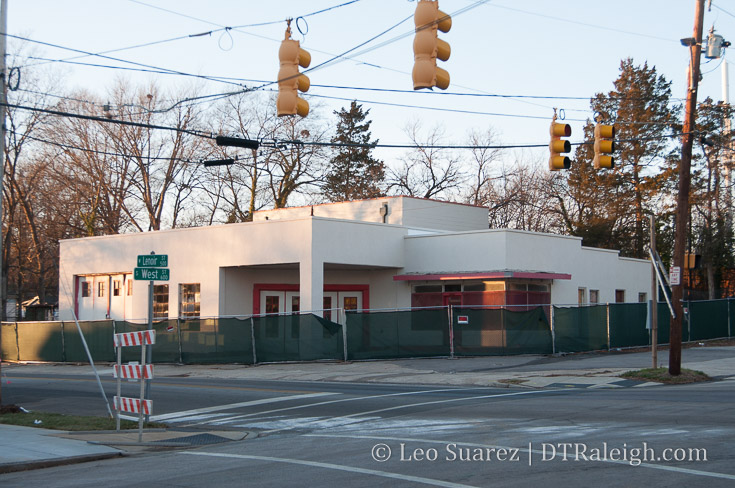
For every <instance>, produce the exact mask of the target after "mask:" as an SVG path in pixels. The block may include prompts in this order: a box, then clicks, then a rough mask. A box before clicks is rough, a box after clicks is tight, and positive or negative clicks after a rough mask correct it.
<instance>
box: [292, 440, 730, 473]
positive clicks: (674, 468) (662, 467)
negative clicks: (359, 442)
mask: <svg viewBox="0 0 735 488" xmlns="http://www.w3.org/2000/svg"><path fill="white" fill-rule="evenodd" d="M304 437H331V438H344V439H370V440H376V441H396V442H424V443H426V444H442V445H446V444H456V445H458V446H468V447H481V448H491V449H492V448H494V449H518V451H519V452H525V453H533V454H541V455H544V454H548V453H544V452H543V451H542V450H540V449H530V450H529V449H528V448H522V447H521V448H516V447H513V448H510V447H507V446H495V445H491V444H476V443H472V442H460V441H451V440H434V439H417V438H405V437H383V436H371V435H353V434H350V435H340V434H304ZM554 457H557V455H556V453H554ZM558 457H561V454H559V456H558ZM590 462H601V463H611V464H623V465H625V466H631V467H633V468H635V467H640V468H650V469H660V470H663V471H673V472H675V473H685V474H691V475H695V476H707V477H710V478H721V479H726V480H735V475H733V474H727V473H715V472H712V471H702V470H699V469H690V468H680V467H678V466H667V465H665V464H651V463H641V464H639V465H638V466H633V465H632V464H630V462H628V461H616V460H613V459H600V460H599V461H597V460H595V461H590Z"/></svg>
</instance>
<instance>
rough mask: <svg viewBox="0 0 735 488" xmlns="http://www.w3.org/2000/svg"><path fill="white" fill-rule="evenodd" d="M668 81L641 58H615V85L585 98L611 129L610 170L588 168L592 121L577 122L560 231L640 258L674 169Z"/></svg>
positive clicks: (591, 154) (672, 114)
mask: <svg viewBox="0 0 735 488" xmlns="http://www.w3.org/2000/svg"><path fill="white" fill-rule="evenodd" d="M670 102H671V82H669V81H666V79H665V78H664V77H663V75H658V74H657V72H656V68H655V67H649V66H648V63H644V64H643V65H641V66H635V65H634V64H633V60H632V59H630V58H628V59H625V60H623V61H622V62H621V63H620V76H619V77H618V79H617V80H615V82H614V89H613V90H612V91H610V92H608V93H607V94H602V93H598V94H597V95H596V96H595V98H593V99H592V100H591V102H590V106H591V109H592V111H594V112H595V113H596V114H597V118H598V121H599V122H600V123H604V124H614V125H615V128H616V131H617V133H616V136H615V140H616V145H617V147H616V151H615V168H614V169H612V170H595V169H594V168H593V163H592V162H593V159H594V149H593V146H592V142H593V141H594V124H595V123H594V121H588V122H587V125H586V126H585V128H584V135H585V141H586V142H587V143H588V144H583V145H580V146H578V147H577V150H576V153H575V158H574V162H573V163H572V168H571V169H570V171H569V174H568V178H567V185H568V191H569V197H570V200H571V205H570V207H571V208H569V209H568V212H567V214H566V215H565V220H566V226H567V229H568V230H569V231H570V232H571V233H572V234H573V235H577V236H580V237H582V238H583V239H584V245H587V246H595V247H604V248H612V249H619V250H621V251H622V253H623V254H624V255H627V256H631V257H636V258H644V257H645V245H646V243H647V241H648V231H647V224H646V223H645V222H646V221H647V219H648V217H647V214H650V213H651V212H652V211H653V209H655V208H656V204H657V203H658V202H659V199H660V198H663V197H665V196H666V192H665V189H666V187H667V185H668V184H670V183H671V181H672V177H673V176H675V175H674V168H672V167H671V165H668V166H667V164H666V163H667V156H668V153H669V152H670V150H671V138H670V137H669V136H670V135H671V134H672V133H673V128H674V127H673V125H674V123H675V121H676V115H677V111H678V107H672V106H671V104H670Z"/></svg>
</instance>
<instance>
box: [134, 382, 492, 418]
mask: <svg viewBox="0 0 735 488" xmlns="http://www.w3.org/2000/svg"><path fill="white" fill-rule="evenodd" d="M471 390H487V387H476V388H442V389H433V390H420V391H404V392H400V393H385V394H383V395H367V396H360V397H353V398H340V399H339V400H329V401H326V402H319V403H307V404H306V405H296V406H293V407H284V408H276V409H273V410H266V411H264V412H255V413H248V414H243V415H235V416H232V417H228V418H225V419H217V420H214V421H208V422H202V423H203V424H208V423H210V424H218V425H219V424H224V423H227V422H234V421H236V420H240V419H244V418H248V417H256V416H260V415H268V414H271V413H278V412H286V411H288V410H299V409H302V408H311V407H321V406H323V405H331V404H333V403H344V402H356V401H362V400H372V399H374V398H386V397H396V396H407V395H421V394H424V393H442V392H447V391H471ZM332 418H334V417H332ZM136 419H137V417H136Z"/></svg>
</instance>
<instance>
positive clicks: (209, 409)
mask: <svg viewBox="0 0 735 488" xmlns="http://www.w3.org/2000/svg"><path fill="white" fill-rule="evenodd" d="M330 395H339V393H305V394H303V395H289V396H282V397H276V398H264V399H262V400H251V401H249V402H240V403H230V404H228V405H217V406H214V407H206V408H196V409H194V410H184V411H182V412H173V413H164V414H162V415H152V416H151V420H152V421H154V422H159V421H162V420H169V421H170V420H174V419H177V418H179V417H189V416H191V415H199V414H207V413H211V412H219V411H222V410H232V409H233V408H240V407H254V406H256V405H266V404H269V403H278V402H286V401H289V400H302V399H304V398H316V397H323V396H330Z"/></svg>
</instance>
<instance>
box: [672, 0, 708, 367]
mask: <svg viewBox="0 0 735 488" xmlns="http://www.w3.org/2000/svg"><path fill="white" fill-rule="evenodd" d="M703 24H704V0H696V8H695V15H694V35H693V38H694V40H693V42H692V43H691V45H690V46H689V53H690V56H691V57H690V63H689V66H690V69H689V86H688V87H687V100H686V109H685V117H684V127H683V129H682V133H683V138H682V139H683V140H682V145H681V162H680V163H679V192H678V195H677V199H676V221H675V225H674V254H673V256H672V258H673V259H672V261H673V265H674V266H676V267H678V268H679V269H683V268H684V253H685V251H686V239H687V221H688V218H689V191H690V188H691V179H692V175H691V166H692V146H693V144H694V130H695V123H696V118H697V89H698V87H699V65H700V62H701V57H702V27H703ZM671 294H672V297H671V301H672V302H673V304H674V310H675V311H676V312H677V313H676V316H675V317H672V318H671V331H670V341H669V342H670V346H669V374H670V375H672V376H678V375H679V374H681V336H682V333H681V332H682V313H681V312H682V299H683V298H684V287H683V285H681V284H679V285H675V286H674V287H673V290H672V293H671Z"/></svg>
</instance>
